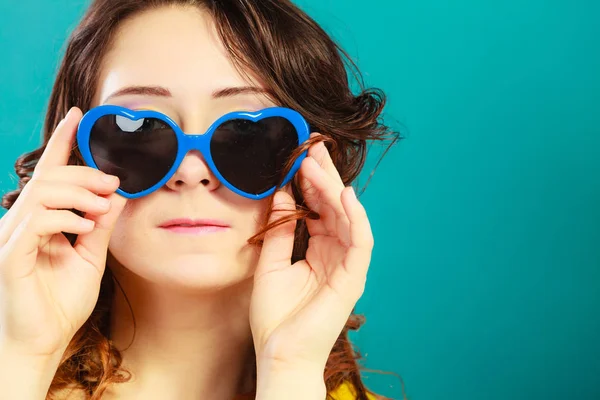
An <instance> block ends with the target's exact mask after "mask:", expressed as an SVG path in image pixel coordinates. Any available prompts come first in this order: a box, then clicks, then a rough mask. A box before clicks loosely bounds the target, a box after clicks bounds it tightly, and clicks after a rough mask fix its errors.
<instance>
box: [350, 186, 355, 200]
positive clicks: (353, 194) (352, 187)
mask: <svg viewBox="0 0 600 400" xmlns="http://www.w3.org/2000/svg"><path fill="white" fill-rule="evenodd" d="M350 193H351V194H352V198H353V199H355V200H356V192H355V191H354V186H350Z"/></svg>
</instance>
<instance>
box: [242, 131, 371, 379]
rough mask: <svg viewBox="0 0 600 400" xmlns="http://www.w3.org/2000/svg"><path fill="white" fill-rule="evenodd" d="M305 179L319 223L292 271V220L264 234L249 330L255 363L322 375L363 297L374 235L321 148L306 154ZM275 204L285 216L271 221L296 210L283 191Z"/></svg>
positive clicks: (304, 186)
mask: <svg viewBox="0 0 600 400" xmlns="http://www.w3.org/2000/svg"><path fill="white" fill-rule="evenodd" d="M300 174H301V186H302V191H303V194H304V197H305V200H306V204H307V205H308V206H309V207H310V209H311V210H313V211H315V212H317V213H318V214H319V215H320V217H321V218H320V219H319V220H311V219H308V220H307V221H306V223H307V227H308V231H309V234H310V239H309V242H308V251H307V253H306V259H304V260H300V261H298V262H296V263H294V264H292V263H291V256H292V249H293V247H294V228H295V221H293V222H288V223H286V224H283V225H280V226H278V227H277V228H275V229H273V230H271V231H270V232H268V233H267V235H266V237H265V240H264V243H263V248H262V251H261V255H260V259H259V262H258V266H257V269H256V272H255V276H254V290H253V293H252V298H251V305H250V325H251V328H252V334H253V338H254V345H255V349H256V355H257V362H258V364H268V365H270V366H269V367H268V368H273V365H278V366H281V367H282V368H283V369H285V368H289V369H295V370H311V369H312V370H319V369H320V373H321V374H322V372H323V370H324V368H325V364H326V362H327V358H328V356H329V354H330V352H331V349H332V347H333V345H334V344H335V341H336V339H337V338H338V336H339V334H340V332H341V331H342V329H343V327H344V325H345V323H346V321H347V320H348V317H349V316H350V313H351V312H352V309H353V307H354V305H355V304H356V302H357V301H358V299H359V298H360V297H361V295H362V293H363V291H364V287H365V283H366V277H367V270H368V267H369V263H370V260H371V252H372V249H373V236H372V232H371V227H370V224H369V220H368V218H367V214H366V212H365V209H364V208H363V206H362V205H361V204H360V202H359V201H358V200H357V199H356V197H355V195H354V191H353V190H352V188H351V187H344V184H343V182H342V179H341V177H340V175H339V173H338V171H337V169H336V168H335V166H334V164H333V162H332V160H331V157H330V155H329V152H328V151H327V148H326V147H325V146H324V144H323V143H317V144H315V145H313V146H312V147H311V148H310V149H309V152H308V157H307V158H306V159H305V160H304V161H303V163H302V166H301V169H300ZM273 203H274V206H275V209H279V210H281V209H283V210H284V211H279V212H274V213H273V215H272V216H271V221H274V220H276V219H279V218H280V217H281V216H283V215H286V214H287V213H289V210H295V202H294V200H293V198H292V197H291V196H290V195H289V194H288V193H287V192H285V191H278V192H277V193H276V195H275V197H274V202H273ZM286 210H288V211H286ZM271 221H270V222H271ZM276 368H277V367H276ZM259 369H260V365H259Z"/></svg>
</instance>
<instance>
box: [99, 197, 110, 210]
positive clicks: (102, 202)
mask: <svg viewBox="0 0 600 400" xmlns="http://www.w3.org/2000/svg"><path fill="white" fill-rule="evenodd" d="M96 203H98V205H99V206H100V207H102V208H107V207H108V206H109V205H110V200H108V199H105V198H104V197H96Z"/></svg>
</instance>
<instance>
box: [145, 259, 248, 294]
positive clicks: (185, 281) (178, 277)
mask: <svg viewBox="0 0 600 400" xmlns="http://www.w3.org/2000/svg"><path fill="white" fill-rule="evenodd" d="M155 265H156V264H155ZM159 265H162V267H161V268H160V270H158V271H154V272H153V273H151V274H144V275H146V277H147V278H148V279H151V280H152V281H154V282H155V283H156V284H158V285H168V286H170V287H177V288H181V289H183V290H187V289H191V290H194V291H215V290H220V289H224V288H227V287H230V286H233V285H236V284H238V283H240V282H242V281H244V280H246V279H248V278H250V277H251V276H252V269H251V268H250V265H244V264H240V262H239V261H237V262H236V260H234V259H227V260H223V259H222V258H218V257H215V255H214V254H194V255H189V254H188V255H182V256H179V257H177V256H174V255H171V257H170V258H169V260H168V261H165V263H160V264H159ZM148 272H149V271H148ZM148 275H152V277H150V276H148Z"/></svg>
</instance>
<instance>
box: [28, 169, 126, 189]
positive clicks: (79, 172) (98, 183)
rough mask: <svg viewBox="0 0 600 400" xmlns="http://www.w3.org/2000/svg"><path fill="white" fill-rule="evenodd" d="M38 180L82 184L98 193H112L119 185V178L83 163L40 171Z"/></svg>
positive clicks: (83, 186)
mask: <svg viewBox="0 0 600 400" xmlns="http://www.w3.org/2000/svg"><path fill="white" fill-rule="evenodd" d="M37 180H40V181H48V182H64V183H70V184H71V185H75V186H80V187H82V188H85V189H88V190H89V191H91V192H93V193H97V194H105V195H107V194H111V193H112V192H114V191H115V190H117V188H118V187H119V178H118V177H117V176H114V175H109V174H106V173H104V172H102V171H100V170H98V169H96V168H92V167H87V166H81V165H65V166H60V167H56V168H50V169H49V170H47V171H41V172H39V173H38V176H37Z"/></svg>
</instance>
